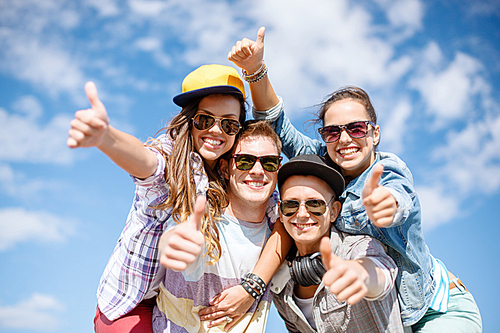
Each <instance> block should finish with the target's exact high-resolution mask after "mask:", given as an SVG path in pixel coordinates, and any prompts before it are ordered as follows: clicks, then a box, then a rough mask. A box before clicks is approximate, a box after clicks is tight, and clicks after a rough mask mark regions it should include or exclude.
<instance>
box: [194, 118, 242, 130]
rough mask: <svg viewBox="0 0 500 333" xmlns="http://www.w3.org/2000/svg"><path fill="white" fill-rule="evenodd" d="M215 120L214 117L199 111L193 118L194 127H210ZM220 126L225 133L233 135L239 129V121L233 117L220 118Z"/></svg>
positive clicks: (202, 128)
mask: <svg viewBox="0 0 500 333" xmlns="http://www.w3.org/2000/svg"><path fill="white" fill-rule="evenodd" d="M215 122H216V119H215V117H213V116H211V115H209V114H203V113H199V114H197V115H196V116H194V118H193V125H194V128H196V129H197V130H199V131H203V130H207V129H210V128H212V127H213V126H214V125H215ZM220 126H221V129H222V130H223V131H224V133H226V134H227V135H235V134H236V133H238V131H239V130H240V122H239V121H237V120H235V119H229V118H222V119H221V121H220Z"/></svg>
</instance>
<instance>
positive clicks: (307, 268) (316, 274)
mask: <svg viewBox="0 0 500 333" xmlns="http://www.w3.org/2000/svg"><path fill="white" fill-rule="evenodd" d="M292 250H293V248H292ZM290 254H291V251H290V252H289V255H288V256H287V260H288V267H289V268H290V275H291V277H292V279H293V281H295V283H298V284H300V285H301V286H302V287H309V286H315V285H318V284H320V283H321V279H322V278H323V275H325V273H326V269H325V267H324V266H323V262H322V261H321V253H320V252H316V253H312V254H307V255H305V256H295V257H293V258H291V255H290Z"/></svg>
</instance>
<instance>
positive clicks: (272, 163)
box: [232, 154, 283, 172]
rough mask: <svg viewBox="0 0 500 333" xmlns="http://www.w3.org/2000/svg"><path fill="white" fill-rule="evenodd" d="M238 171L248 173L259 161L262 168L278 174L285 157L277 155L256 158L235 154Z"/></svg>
mask: <svg viewBox="0 0 500 333" xmlns="http://www.w3.org/2000/svg"><path fill="white" fill-rule="evenodd" d="M232 157H233V158H234V163H235V165H236V169H238V170H241V171H248V170H250V169H252V168H253V166H254V165H255V163H257V161H259V162H260V165H262V168H263V169H264V170H266V171H269V172H276V171H278V169H279V168H280V165H281V160H282V159H283V157H281V156H277V155H266V156H254V155H250V154H233V155H232Z"/></svg>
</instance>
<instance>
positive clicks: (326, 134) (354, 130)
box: [318, 120, 375, 143]
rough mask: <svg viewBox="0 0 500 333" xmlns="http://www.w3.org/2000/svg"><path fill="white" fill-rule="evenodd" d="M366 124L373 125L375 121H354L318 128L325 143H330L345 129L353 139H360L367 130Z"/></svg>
mask: <svg viewBox="0 0 500 333" xmlns="http://www.w3.org/2000/svg"><path fill="white" fill-rule="evenodd" d="M368 124H370V125H372V126H373V127H375V123H374V122H372V121H369V120H365V121H355V122H352V123H349V124H345V125H330V126H324V127H321V128H319V129H318V132H319V134H320V135H321V138H322V139H323V141H325V142H326V143H332V142H335V141H337V140H338V139H339V138H340V135H341V134H342V130H343V129H345V131H346V132H347V134H349V136H350V137H351V138H353V139H361V138H364V137H365V136H366V133H367V132H368Z"/></svg>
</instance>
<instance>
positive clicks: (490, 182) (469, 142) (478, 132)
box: [432, 115, 500, 194]
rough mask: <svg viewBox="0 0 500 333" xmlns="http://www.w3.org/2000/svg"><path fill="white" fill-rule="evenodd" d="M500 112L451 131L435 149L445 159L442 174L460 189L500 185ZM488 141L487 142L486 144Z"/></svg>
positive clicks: (434, 154)
mask: <svg viewBox="0 0 500 333" xmlns="http://www.w3.org/2000/svg"><path fill="white" fill-rule="evenodd" d="M499 126H500V115H497V116H496V117H486V119H484V120H481V121H478V122H474V123H472V122H471V123H469V124H468V125H467V126H466V127H465V128H464V129H462V130H460V131H455V130H454V131H450V133H449V134H448V136H447V142H446V143H445V144H444V145H442V146H440V147H438V148H436V149H435V150H434V151H433V152H432V157H433V159H434V160H435V161H442V162H444V166H443V167H442V173H440V174H439V177H443V178H444V179H448V180H450V183H451V184H454V185H455V186H456V187H457V189H459V190H460V193H462V194H467V193H475V191H474V190H473V189H481V192H482V193H483V194H488V193H493V192H496V191H498V190H499V189H500V163H499V161H500V133H499V132H498V128H499ZM485 143H486V144H485ZM471 189H472V192H471Z"/></svg>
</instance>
